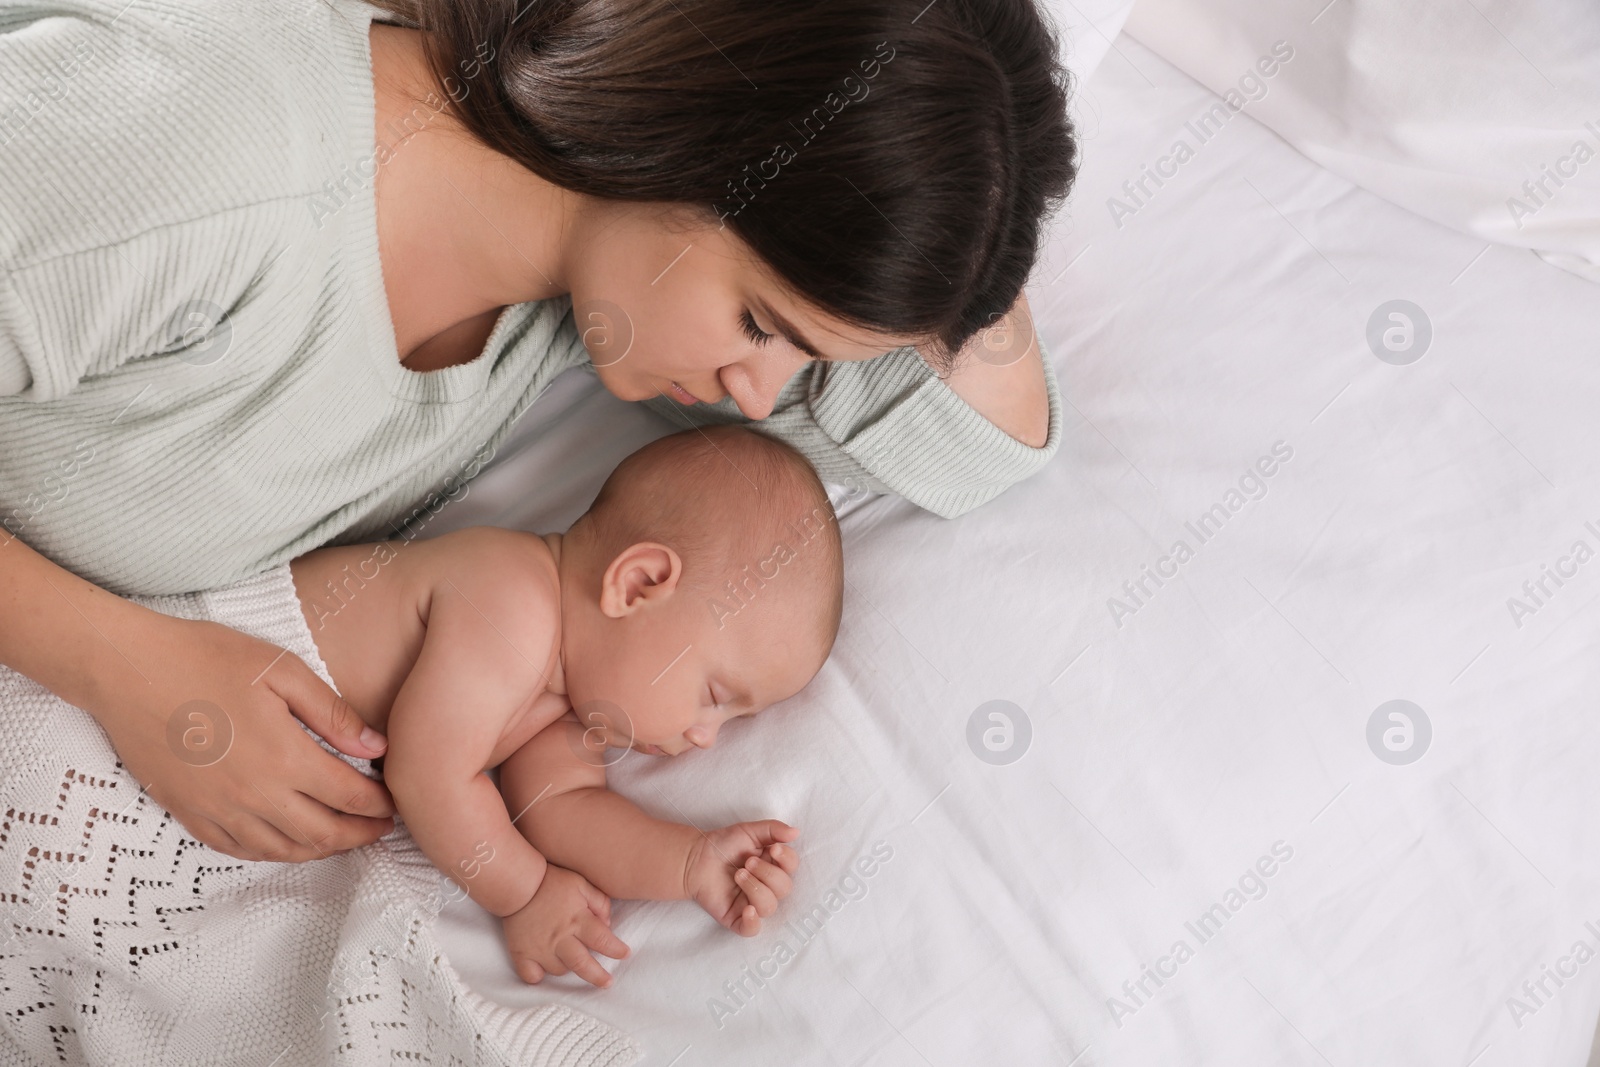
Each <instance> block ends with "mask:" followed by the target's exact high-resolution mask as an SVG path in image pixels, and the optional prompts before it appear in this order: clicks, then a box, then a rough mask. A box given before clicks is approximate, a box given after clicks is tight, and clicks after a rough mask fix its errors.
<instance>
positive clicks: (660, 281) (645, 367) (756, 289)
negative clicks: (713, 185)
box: [566, 202, 914, 419]
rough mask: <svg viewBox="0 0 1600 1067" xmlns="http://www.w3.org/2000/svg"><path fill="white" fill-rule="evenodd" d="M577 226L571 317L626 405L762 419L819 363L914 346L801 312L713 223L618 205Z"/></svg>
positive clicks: (799, 304)
mask: <svg viewBox="0 0 1600 1067" xmlns="http://www.w3.org/2000/svg"><path fill="white" fill-rule="evenodd" d="M578 225H579V226H580V227H581V228H582V230H583V231H584V232H583V233H582V234H581V240H580V241H578V242H577V246H578V247H579V248H580V252H579V255H578V259H577V261H576V262H573V263H571V264H569V268H568V270H567V272H566V273H567V279H566V280H567V282H568V285H569V286H570V288H571V292H572V306H573V318H574V321H575V322H576V324H577V327H578V333H579V335H580V336H581V337H582V338H583V342H584V345H585V347H586V348H587V349H588V350H589V355H590V358H591V359H592V360H593V362H594V365H595V369H596V371H597V372H598V373H599V375H600V380H601V381H602V382H603V383H605V386H606V388H607V389H609V390H610V391H611V392H612V393H615V394H616V395H617V396H619V397H621V398H622V399H624V400H645V399H648V398H650V397H653V396H656V395H658V394H660V395H664V396H668V397H671V398H672V399H674V400H677V401H678V402H680V403H683V404H690V403H694V402H697V401H698V402H704V403H714V402H716V401H718V400H720V399H722V398H723V397H725V396H732V397H733V400H734V403H736V404H738V406H739V410H740V411H741V412H743V413H744V415H745V416H746V417H747V418H752V419H761V418H765V417H766V416H767V415H768V414H769V413H771V411H772V406H773V403H774V401H775V400H776V398H777V395H778V390H779V389H781V388H782V387H783V385H784V383H785V382H787V381H788V380H789V379H790V378H791V377H793V376H794V374H795V372H796V371H798V370H799V369H800V368H801V367H802V366H804V365H805V364H806V363H808V362H810V361H811V360H812V359H814V358H816V359H827V360H862V359H871V358H872V357H874V356H878V355H881V354H883V353H884V352H887V351H889V350H890V349H894V348H900V347H902V346H905V345H909V344H913V343H914V339H912V338H902V337H894V336H890V335H887V334H876V333H871V332H868V331H864V330H861V329H859V328H856V327H852V326H848V325H846V324H845V323H843V322H841V321H839V320H838V319H836V318H833V317H832V316H828V315H825V314H822V313H820V312H819V311H817V310H815V309H814V308H812V307H810V306H809V305H807V304H804V303H802V302H801V301H799V300H798V299H796V298H795V297H793V296H791V295H790V294H789V293H788V292H787V291H786V289H785V287H784V286H783V285H781V284H780V283H779V282H778V281H777V280H776V279H775V278H774V277H773V276H772V275H771V273H770V271H769V270H768V269H767V268H766V266H765V264H764V263H763V262H762V261H761V260H760V259H759V258H758V257H757V256H756V255H755V254H754V253H753V252H751V251H750V249H749V248H748V247H746V246H745V244H744V242H742V241H740V240H739V239H738V238H737V237H735V236H734V234H733V231H732V230H731V229H727V228H724V227H721V226H719V224H718V223H717V222H716V221H715V220H714V219H711V218H710V217H709V213H707V216H706V218H705V219H704V220H703V221H701V220H696V221H688V220H687V219H686V218H685V215H684V212H683V209H681V208H680V209H679V210H678V212H677V213H676V214H675V213H674V212H672V211H671V210H669V209H667V208H666V207H664V206H663V205H651V204H618V203H614V202H613V203H607V204H604V205H601V206H599V207H596V208H593V209H592V210H591V211H590V212H589V213H588V214H587V215H586V216H585V217H584V219H583V220H582V221H580V222H579V223H578ZM808 346H810V347H811V351H810V352H808V351H806V348H807V347H808Z"/></svg>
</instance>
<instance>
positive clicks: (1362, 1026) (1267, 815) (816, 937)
mask: <svg viewBox="0 0 1600 1067" xmlns="http://www.w3.org/2000/svg"><path fill="white" fill-rule="evenodd" d="M1091 43H1092V42H1091ZM1101 50H1102V51H1104V52H1105V53H1106V59H1105V61H1104V62H1103V63H1102V64H1100V66H1099V68H1098V70H1097V71H1096V73H1095V75H1094V76H1093V78H1092V79H1090V80H1089V81H1088V82H1087V83H1086V84H1085V85H1084V86H1083V87H1082V89H1081V95H1080V96H1079V99H1078V102H1077V109H1078V116H1079V119H1080V122H1081V129H1082V132H1083V134H1084V137H1085V167H1084V170H1083V173H1082V177H1081V179H1080V182H1079V185H1078V187H1077V191H1076V193H1075V196H1074V198H1073V201H1072V203H1071V204H1070V206H1069V208H1068V211H1067V212H1066V213H1065V214H1063V216H1062V217H1060V218H1058V219H1057V220H1056V223H1055V226H1054V229H1053V231H1052V235H1051V239H1050V244H1049V247H1048V250H1047V252H1046V254H1045V256H1044V258H1043V261H1042V262H1041V264H1040V266H1039V269H1038V270H1037V271H1036V273H1035V275H1034V280H1033V283H1032V284H1031V286H1030V288H1029V290H1028V293H1029V299H1030V302H1031V305H1032V307H1033V309H1034V313H1035V316H1036V319H1037V321H1038V326H1039V330H1040V334H1041V337H1042V338H1043V341H1044V344H1045V347H1046V351H1047V355H1048V357H1049V358H1051V359H1052V360H1053V362H1054V366H1055V369H1056V373H1057V375H1058V377H1059V379H1060V382H1061V385H1062V390H1063V393H1064V397H1065V399H1066V405H1065V412H1066V419H1065V426H1064V435H1065V436H1064V443H1063V446H1062V449H1061V453H1060V455H1059V458H1058V459H1057V460H1056V461H1055V462H1054V463H1053V464H1052V465H1051V466H1050V467H1049V468H1048V469H1047V470H1046V471H1044V472H1043V473H1042V474H1040V475H1039V476H1037V477H1036V478H1034V479H1032V480H1030V481H1029V482H1026V483H1024V484H1022V485H1019V486H1017V487H1015V488H1013V489H1012V490H1010V491H1008V492H1007V493H1005V494H1004V495H1003V496H1001V497H1000V498H998V499H997V500H995V501H994V502H992V503H990V504H988V505H986V506H985V507H983V508H981V509H979V510H978V511H977V512H974V513H972V514H970V515H968V516H966V517H963V518H961V519H959V520H954V521H944V520H940V519H937V518H934V517H932V516H930V515H927V514H925V513H921V512H919V511H918V510H917V509H916V508H914V507H912V506H910V505H908V504H906V503H904V502H901V501H898V500H895V499H892V498H885V497H878V496H871V495H865V494H859V493H852V492H848V491H844V490H842V489H840V490H837V491H836V493H835V500H836V502H837V504H838V505H839V509H840V514H841V524H842V529H843V533H844V538H845V545H846V553H847V577H848V586H847V595H846V605H845V614H844V622H843V627H842V630H841V632H840V635H839V640H838V644H837V646H836V648H835V651H834V654H833V656H832V658H831V659H830V661H829V662H828V664H827V665H826V666H825V667H824V669H823V670H822V672H821V674H820V675H819V676H818V677H817V678H816V680H815V681H814V682H813V683H812V684H811V685H810V686H809V687H808V688H807V689H806V690H805V691H804V692H802V693H801V694H800V695H799V696H797V697H795V698H794V699H792V700H790V701H788V702H786V703H784V704H782V705H780V706H777V707H775V708H773V709H771V710H770V711H768V712H767V713H765V714H763V715H762V716H761V717H759V718H758V719H757V720H755V721H752V722H740V723H735V724H733V725H731V726H729V727H728V728H727V729H726V730H725V731H724V733H723V735H722V740H721V741H720V743H719V744H718V746H717V747H716V749H714V750H712V751H710V752H704V753H696V754H692V755H689V756H685V757H683V758H680V759H677V760H673V761H659V760H650V759H647V758H643V757H640V758H629V759H624V760H623V761H622V762H621V763H620V764H618V765H617V766H616V767H615V768H614V770H613V783H614V785H615V787H616V788H617V789H619V790H620V791H622V792H624V793H625V794H627V795H629V796H630V797H632V798H634V799H635V800H636V801H637V802H638V803H640V804H641V805H642V806H644V807H645V808H646V809H647V810H650V811H652V812H653V813H656V814H658V815H661V816H662V817H666V818H673V819H678V820H689V821H693V822H695V823H697V824H700V825H710V824H720V823H722V822H726V821H732V820H735V819H740V818H755V817H763V816H771V817H778V818H783V819H785V820H787V821H789V822H791V823H793V824H794V825H796V826H798V827H799V828H800V830H801V837H800V839H799V842H798V844H799V847H800V849H801V851H802V855H803V867H802V871H801V874H800V876H799V878H798V880H797V882H796V887H795V891H794V894H793V896H792V897H791V898H790V899H789V900H788V901H787V902H785V904H784V905H783V907H782V908H781V909H780V911H779V913H778V915H777V916H776V918H775V919H774V920H773V921H772V923H771V924H769V927H768V929H767V930H764V931H763V932H762V934H761V935H759V936H757V937H755V938H751V939H741V938H738V937H735V936H733V935H731V934H729V933H728V932H726V931H724V930H722V929H721V928H719V927H717V926H716V925H715V924H714V923H713V922H712V921H711V920H710V919H708V918H707V917H706V916H704V915H703V914H701V913H700V912H699V911H698V910H697V909H696V908H694V907H693V906H692V905H686V904H661V903H622V904H620V905H619V906H618V907H617V909H616V912H615V928H616V930H617V932H618V933H619V934H620V936H621V937H622V938H623V939H624V940H625V941H627V942H628V943H629V944H630V945H631V946H632V948H633V956H632V958H630V959H629V960H627V961H625V962H622V963H620V964H615V965H612V969H613V970H614V972H615V973H616V975H617V979H618V981H617V983H616V985H615V987H614V988H613V989H611V990H609V991H605V992H598V991H594V990H592V989H589V988H588V987H586V986H585V985H584V984H583V983H581V982H579V981H578V980H576V979H573V978H563V979H551V980H547V981H546V982H545V983H544V984H542V985H540V986H537V987H529V986H525V985H523V984H522V983H521V982H519V981H518V980H517V979H516V977H515V976H514V975H513V973H512V971H511V969H510V966H509V964H508V961H507V958H506V956H505V952H504V950H503V948H502V947H501V944H500V941H499V934H498V931H497V928H496V925H495V922H494V920H493V919H492V918H491V917H490V916H488V915H487V914H486V913H484V912H482V911H481V910H479V909H478V908H477V907H476V906H475V905H473V904H472V903H471V902H469V901H456V902H454V903H452V904H450V905H448V906H447V907H446V909H445V911H444V913H443V915H442V917H441V920H440V927H439V933H440V937H441V939H442V942H443V944H444V945H445V948H446V951H447V955H448V960H449V964H450V966H452V967H453V968H454V969H455V970H456V971H457V972H458V974H459V975H460V977H461V978H462V980H463V981H464V982H465V983H466V984H467V985H468V986H469V987H471V988H472V989H473V990H475V991H476V992H478V993H480V994H482V995H483V996H485V997H488V998H490V999H492V1000H494V1001H497V1002H499V1003H501V1004H504V1005H507V1006H511V1007H520V1006H526V1005H534V1004H544V1003H550V1002H559V1003H562V1004H566V1005H568V1006H570V1007H572V1008H576V1009H578V1010H580V1011H583V1012H586V1013H589V1014H591V1015H593V1016H595V1017H597V1018H599V1019H601V1020H604V1021H607V1022H610V1023H613V1024H615V1025H616V1026H617V1027H619V1028H621V1029H623V1030H625V1031H627V1032H629V1033H631V1034H632V1035H633V1036H634V1037H635V1038H636V1039H637V1040H638V1041H639V1042H640V1044H641V1046H642V1047H643V1048H644V1050H645V1051H644V1057H643V1060H642V1061H641V1062H642V1063H643V1064H644V1065H645V1067H679V1065H681V1067H688V1065H691V1064H694V1065H708V1067H721V1065H729V1067H731V1065H735V1064H748V1063H771V1062H782V1063H785V1064H793V1065H797V1067H811V1065H817V1067H821V1065H825V1064H829V1065H831V1064H867V1063H871V1064H878V1065H885V1067H894V1065H908V1067H909V1065H938V1067H944V1065H960V1067H965V1065H968V1064H973V1063H979V1062H984V1063H1003V1064H1017V1065H1034V1064H1039V1065H1043V1064H1054V1065H1067V1067H1095V1065H1113V1064H1115V1065H1124V1064H1128V1065H1141V1064H1176V1063H1183V1064H1235V1063H1249V1064H1267V1063H1270V1064H1281V1065H1290V1064H1305V1065H1315V1064H1325V1065H1334V1067H1358V1065H1361V1067H1370V1065H1382V1064H1406V1065H1408V1067H1427V1065H1438V1067H1501V1065H1507V1067H1510V1065H1523V1064H1542V1065H1552V1067H1559V1065H1573V1067H1577V1065H1580V1064H1583V1063H1585V1062H1586V1057H1587V1056H1588V1054H1589V1049H1590V1044H1591V1040H1592V1038H1593V1034H1594V1029H1595V1020H1596V1016H1597V1014H1600V962H1595V959H1594V957H1595V955H1596V952H1597V951H1600V867H1597V865H1596V864H1595V863H1594V862H1593V861H1592V857H1593V856H1595V855H1596V854H1600V822H1597V820H1596V819H1595V818H1594V813H1595V812H1596V811H1597V810H1600V773H1597V770H1600V731H1597V729H1596V713H1595V711H1594V709H1593V707H1592V705H1593V694H1594V693H1595V692H1596V690H1597V687H1600V657H1597V656H1596V654H1595V651H1594V649H1595V644H1596V642H1595V639H1596V636H1597V634H1600V610H1597V609H1596V608H1595V606H1594V605H1595V601H1596V600H1600V559H1597V558H1594V557H1595V550H1596V549H1597V548H1600V449H1597V448H1596V447H1595V443H1594V434H1595V425H1596V420H1595V412H1596V411H1597V410H1600V344H1597V337H1600V299H1597V297H1600V291H1597V290H1596V288H1595V286H1594V283H1593V282H1592V281H1586V280H1584V279H1583V278H1582V277H1579V276H1578V275H1576V274H1573V273H1570V272H1567V271H1563V270H1560V269H1557V268H1556V267H1554V266H1552V265H1551V264H1550V263H1548V262H1546V261H1544V260H1542V259H1540V258H1539V257H1538V256H1536V255H1534V254H1533V253H1532V252H1530V251H1528V250H1526V249H1519V248H1513V247H1507V246H1504V245H1499V244H1490V243H1488V242H1486V241H1484V240H1482V239H1480V238H1478V237H1475V236H1470V235H1468V234H1465V233H1462V232H1458V231H1456V230H1453V229H1450V228H1447V227H1445V226H1443V225H1441V224H1439V223H1438V222H1434V221H1429V220H1427V219H1425V218H1423V217H1421V216H1419V215H1418V214H1415V213H1413V212H1410V211H1407V210H1405V209H1403V208H1401V207H1398V206H1395V205H1393V204H1392V203H1390V202H1387V201H1385V200H1384V199H1381V198H1379V197H1378V196H1376V195H1373V194H1372V193H1370V192H1368V191H1365V190H1363V189H1362V188H1359V187H1357V186H1356V185H1353V184H1352V183H1351V182H1350V181H1348V180H1346V179H1345V178H1342V177H1339V176H1337V175H1336V174H1334V173H1333V172H1331V171H1329V170H1326V169H1324V168H1323V167H1321V166H1319V165H1317V164H1315V163H1313V162H1311V161H1310V160H1309V159H1307V158H1306V157H1305V156H1303V155H1302V154H1300V153H1299V152H1297V151H1296V150H1295V149H1294V148H1292V147H1291V146H1290V145H1289V144H1287V143H1285V141H1283V140H1282V139H1280V138H1279V137H1277V136H1276V135H1275V134H1273V133H1272V132H1270V131H1269V130H1268V129H1267V128H1266V127H1265V126H1263V125H1261V124H1259V123H1258V122H1257V121H1256V120H1255V119H1254V118H1253V117H1252V116H1251V114H1250V109H1249V107H1246V108H1244V109H1243V110H1242V111H1239V112H1238V113H1235V114H1233V115H1231V117H1230V118H1229V119H1228V120H1227V121H1226V122H1225V123H1218V125H1217V127H1216V128H1215V129H1213V130H1210V136H1208V137H1205V138H1204V139H1203V140H1202V139H1201V138H1200V137H1198V136H1190V135H1187V134H1185V133H1184V131H1185V129H1186V124H1189V123H1192V122H1193V121H1195V120H1196V118H1197V116H1201V115H1203V114H1205V113H1207V112H1208V109H1209V108H1210V107H1211V105H1213V104H1214V103H1215V100H1216V96H1215V95H1214V94H1213V93H1212V92H1210V91H1208V90H1207V89H1205V88H1203V87H1202V86H1201V85H1200V84H1198V83H1197V82H1196V81H1194V80H1192V79H1191V78H1189V77H1188V76H1186V75H1185V74H1183V73H1180V72H1179V71H1178V70H1177V69H1176V68H1175V67H1174V66H1172V65H1171V64H1169V63H1168V62H1166V61H1165V60H1163V59H1162V58H1161V57H1159V56H1158V55H1156V54H1155V53H1154V52H1152V51H1150V50H1148V49H1146V48H1144V47H1143V46H1141V45H1140V44H1139V43H1138V42H1136V41H1135V40H1133V39H1132V38H1130V37H1128V36H1126V35H1123V36H1120V37H1118V36H1116V27H1115V26H1114V25H1113V26H1111V28H1110V32H1109V33H1107V34H1105V35H1104V44H1103V47H1102V48H1101ZM1184 136H1187V137H1188V139H1189V140H1190V141H1191V142H1194V143H1193V145H1192V147H1193V149H1194V150H1193V151H1192V152H1191V153H1190V154H1189V156H1188V158H1186V159H1184V160H1182V161H1181V162H1180V161H1174V160H1172V159H1171V156H1172V149H1173V146H1174V142H1175V139H1177V138H1180V137H1184ZM1163 158H1167V159H1168V160H1169V162H1167V163H1161V160H1162V159H1163ZM1157 169H1159V170H1161V171H1163V172H1165V171H1171V174H1170V175H1168V176H1166V177H1164V178H1163V179H1162V180H1161V181H1160V182H1156V181H1153V180H1150V179H1144V180H1143V181H1142V183H1141V179H1143V178H1144V176H1145V175H1147V174H1150V173H1154V172H1155V170H1157ZM1125 183H1128V184H1125ZM1130 186H1131V187H1132V188H1133V189H1135V190H1136V192H1137V196H1136V197H1135V196H1130V195H1129V192H1128V190H1129V187H1130ZM1119 203H1120V205H1121V206H1120V207H1117V206H1114V205H1116V204H1119ZM673 428H674V427H673V426H672V425H671V424H669V423H667V422H665V421H663V420H661V419H659V418H658V417H656V416H655V415H652V414H650V413H648V412H646V411H644V410H642V409H636V408H633V407H630V406H629V405H626V404H623V403H621V402H620V401H616V400H614V399H613V398H612V397H610V396H609V395H608V394H606V393H605V392H604V391H603V390H602V389H601V388H600V387H599V385H598V382H597V381H596V380H595V379H594V378H593V376H592V375H589V374H585V373H583V372H572V373H570V374H569V375H568V376H567V377H566V378H563V379H561V380H560V381H558V382H557V384H556V386H555V387H554V388H553V389H552V390H551V391H550V392H549V393H548V394H547V395H546V396H545V397H543V398H541V399H540V401H539V402H538V403H537V404H536V405H535V407H534V408H533V409H532V411H531V413H530V414H529V415H528V416H527V417H526V418H525V419H524V420H523V424H522V426H521V427H520V429H519V432H518V434H517V436H516V437H515V438H514V439H513V440H512V441H511V442H510V443H509V444H508V445H507V447H505V448H503V449H502V450H501V451H500V453H499V454H498V455H497V456H496V457H495V460H494V462H493V463H492V464H491V465H490V466H489V468H488V469H487V470H486V471H485V472H484V474H483V475H482V476H480V478H479V479H478V480H477V481H476V482H475V483H473V485H472V487H471V491H470V493H469V495H468V496H467V497H466V498H465V499H464V500H462V501H461V502H459V503H457V504H453V505H452V506H451V507H450V508H448V509H446V511H445V512H443V513H442V514H441V515H440V517H439V519H438V521H437V525H436V527H435V530H434V531H433V532H441V531H443V530H445V529H450V528H455V527H459V526H463V525H469V524H473V523H498V524H503V525H510V526H516V527H521V528H524V529H529V530H541V531H542V530H549V529H559V528H562V527H564V526H565V524H567V523H568V522H570V521H571V520H572V519H573V518H574V517H575V516H576V515H577V514H579V513H580V512H581V511H582V510H583V508H584V507H585V506H586V505H587V503H588V500H589V498H590V496H591V495H592V494H593V492H594V491H595V490H596V488H597V487H598V485H599V483H600V481H601V480H602V478H603V476H604V474H605V473H606V472H607V471H608V470H609V469H610V467H611V466H612V465H613V464H614V463H615V462H616V461H617V460H619V459H620V458H621V457H622V456H624V455H626V454H627V453H628V452H629V451H631V450H632V449H633V448H635V447H637V446H638V445H639V444H641V443H643V442H644V441H646V440H649V439H651V438H653V437H655V436H657V435H660V434H663V433H666V432H669V431H670V430H671V429H673ZM1580 542H1581V543H1583V544H1584V545H1585V546H1586V550H1584V549H1579V548H1578V545H1579V543H1580ZM1180 545H1182V546H1184V548H1185V549H1186V551H1185V550H1182V549H1180V548H1179V546H1180ZM1580 557H1581V558H1580ZM1580 946H1582V947H1580Z"/></svg>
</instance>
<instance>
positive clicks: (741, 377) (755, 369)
mask: <svg viewBox="0 0 1600 1067" xmlns="http://www.w3.org/2000/svg"><path fill="white" fill-rule="evenodd" d="M809 362H811V361H810V360H808V359H805V358H803V357H802V358H800V359H797V360H796V359H789V358H786V357H784V356H782V355H780V354H778V353H772V354H770V355H769V354H766V353H763V354H762V355H760V356H752V357H750V358H749V359H745V360H741V361H740V362H738V363H734V364H732V365H730V366H727V367H724V368H723V369H722V387H723V388H724V389H726V390H727V391H728V395H730V396H732V397H733V402H734V403H735V404H737V405H739V411H740V412H741V413H742V414H743V415H744V417H745V418H747V419H764V418H766V417H767V416H768V415H770V414H772V409H773V406H774V405H776V404H777V402H778V393H779V392H780V391H782V389H783V387H784V386H785V385H786V384H788V381H789V379H790V378H793V377H794V375H795V372H796V371H798V370H799V369H800V368H801V367H803V366H805V365H806V364H807V363H809Z"/></svg>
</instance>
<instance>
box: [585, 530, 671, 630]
mask: <svg viewBox="0 0 1600 1067" xmlns="http://www.w3.org/2000/svg"><path fill="white" fill-rule="evenodd" d="M682 576H683V560H682V559H680V558H679V556H678V553H677V552H675V551H674V550H673V549H671V548H670V547H668V546H667V545H663V544H660V543H658V542H655V541H640V542H639V543H638V544H633V545H629V546H628V547H627V548H625V549H623V550H622V551H621V552H618V553H617V556H616V558H615V559H613V560H612V561H611V564H610V566H608V567H606V570H605V574H603V575H602V576H601V578H600V610H601V611H603V612H604V613H605V614H607V615H609V616H610V617H611V618H613V619H620V618H621V617H622V616H624V615H627V614H628V613H629V612H632V611H633V610H635V609H636V608H637V607H639V605H640V604H642V603H664V602H665V601H666V600H668V599H670V598H671V596H672V594H673V593H674V592H676V591H677V588H678V579H679V578H681V577H682Z"/></svg>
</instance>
